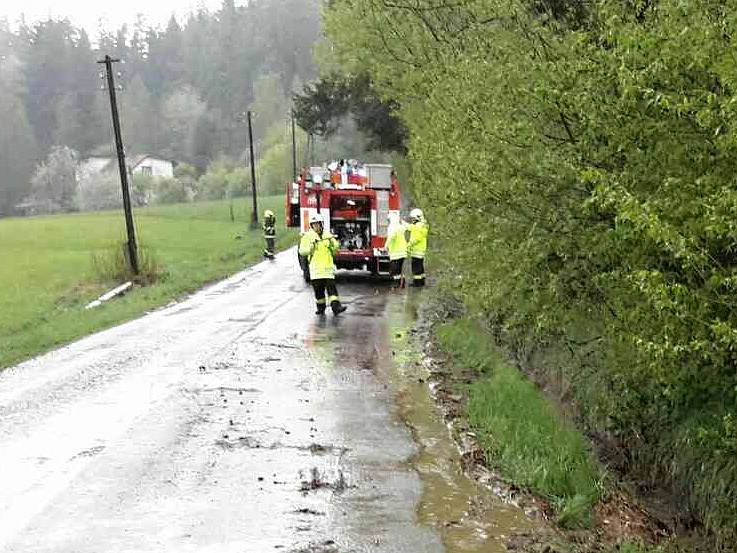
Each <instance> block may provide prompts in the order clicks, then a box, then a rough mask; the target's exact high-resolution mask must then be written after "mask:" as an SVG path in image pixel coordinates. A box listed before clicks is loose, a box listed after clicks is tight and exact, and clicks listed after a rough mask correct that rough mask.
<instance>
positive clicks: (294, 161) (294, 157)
mask: <svg viewBox="0 0 737 553" xmlns="http://www.w3.org/2000/svg"><path fill="white" fill-rule="evenodd" d="M292 178H293V179H294V181H293V182H297V138H296V136H295V131H294V110H292Z"/></svg>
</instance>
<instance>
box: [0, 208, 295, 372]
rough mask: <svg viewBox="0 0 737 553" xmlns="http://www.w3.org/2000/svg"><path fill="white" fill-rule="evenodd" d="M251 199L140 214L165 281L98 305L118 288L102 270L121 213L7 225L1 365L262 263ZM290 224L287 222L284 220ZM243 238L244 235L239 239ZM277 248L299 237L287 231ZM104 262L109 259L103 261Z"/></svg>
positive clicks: (147, 245)
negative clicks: (251, 225) (89, 306)
mask: <svg viewBox="0 0 737 553" xmlns="http://www.w3.org/2000/svg"><path fill="white" fill-rule="evenodd" d="M249 201H250V200H248V199H247V198H241V199H238V200H237V201H234V202H233V209H234V216H235V222H232V221H231V218H230V204H229V202H227V201H221V202H207V203H197V204H181V205H170V206H155V207H148V208H143V209H138V210H136V212H135V218H136V227H137V233H138V242H139V244H140V245H141V247H142V252H143V254H144V256H148V257H149V258H151V259H152V260H154V262H155V263H156V264H158V265H159V269H160V273H161V274H160V276H159V279H158V280H157V281H156V283H154V284H153V285H151V286H145V287H136V288H135V289H134V290H133V291H132V292H130V293H129V294H128V295H126V296H125V297H123V298H120V299H117V300H114V301H111V302H109V303H108V304H105V305H103V306H101V307H99V308H97V309H93V310H89V311H85V309H84V305H85V304H86V303H88V302H89V301H91V300H93V299H95V298H96V297H97V296H98V295H100V294H101V293H102V292H104V291H106V290H108V289H110V288H111V287H113V286H115V285H117V284H120V282H117V281H116V280H115V279H114V278H112V277H111V275H110V273H106V272H105V271H104V270H101V268H100V267H101V266H105V265H108V264H110V263H108V262H109V261H111V260H112V259H113V258H114V257H115V253H116V252H117V251H119V248H120V245H121V243H122V242H123V241H124V237H125V225H124V222H123V215H122V212H119V211H111V212H101V213H80V214H70V215H58V216H49V217H29V218H13V219H0V250H1V251H2V263H0V368H2V367H7V366H9V365H12V364H15V363H17V362H18V361H21V360H23V359H25V358H28V357H31V356H33V355H35V354H37V353H40V352H43V351H46V350H48V349H51V348H53V347H55V346H59V345H62V344H65V343H68V342H70V341H72V340H74V339H76V338H79V337H81V336H84V335H86V334H89V333H90V332H93V331H95V330H99V329H101V328H105V327H108V326H111V325H113V324H115V323H119V322H121V321H125V320H127V319H131V318H133V317H135V316H137V315H140V314H141V313H143V312H144V311H146V310H148V309H151V308H153V307H157V306H160V305H163V304H166V303H167V302H168V301H170V300H171V299H173V298H176V297H178V296H181V295H183V294H185V293H187V292H191V291H194V290H196V289H197V288H199V287H201V286H202V285H203V284H205V283H207V282H211V281H214V280H217V279H220V278H222V277H225V276H227V275H230V274H233V273H235V272H237V271H238V270H240V269H242V268H243V267H245V266H246V265H248V264H252V263H254V262H256V261H258V260H259V259H260V258H261V253H262V248H263V239H262V233H261V231H260V230H256V231H249V230H248V224H247V222H248V220H249V218H248V215H247V205H246V204H247V202H249ZM267 208H270V209H273V210H274V211H275V213H277V216H278V217H279V215H280V214H282V213H283V197H282V196H274V197H268V198H263V199H261V201H260V205H259V211H261V212H263V210H264V209H267ZM279 219H280V221H279V222H280V225H283V217H279ZM238 236H240V238H237V237H238ZM278 237H279V238H278V241H277V246H278V248H279V249H283V248H285V247H288V246H290V245H291V244H293V243H294V242H295V240H296V232H295V231H294V230H292V229H289V230H288V231H287V229H285V228H284V227H283V226H280V227H279V229H278ZM100 261H102V263H100Z"/></svg>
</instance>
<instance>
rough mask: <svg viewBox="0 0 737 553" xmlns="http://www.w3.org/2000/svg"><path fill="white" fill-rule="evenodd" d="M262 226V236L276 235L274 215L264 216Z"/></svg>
mask: <svg viewBox="0 0 737 553" xmlns="http://www.w3.org/2000/svg"><path fill="white" fill-rule="evenodd" d="M262 228H263V229H264V238H274V237H276V217H267V218H265V219H264V224H263V225H262Z"/></svg>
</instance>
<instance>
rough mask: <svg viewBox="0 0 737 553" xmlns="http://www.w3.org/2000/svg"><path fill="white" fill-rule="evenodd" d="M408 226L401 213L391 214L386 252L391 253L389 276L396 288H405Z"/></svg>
mask: <svg viewBox="0 0 737 553" xmlns="http://www.w3.org/2000/svg"><path fill="white" fill-rule="evenodd" d="M406 232H407V225H406V224H405V223H404V222H402V220H401V219H400V218H399V213H395V212H392V213H390V214H389V228H388V229H387V231H386V250H387V252H388V253H389V275H390V276H391V279H392V284H393V285H394V288H404V276H403V275H402V269H403V268H404V260H405V259H406V258H407V238H406V236H405V235H406Z"/></svg>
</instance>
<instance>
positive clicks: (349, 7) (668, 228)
mask: <svg viewBox="0 0 737 553" xmlns="http://www.w3.org/2000/svg"><path fill="white" fill-rule="evenodd" d="M325 17H326V29H327V32H328V35H329V38H330V39H331V41H332V43H333V45H334V56H335V59H334V60H333V61H334V62H336V63H340V64H341V65H342V67H343V68H344V70H345V71H350V72H354V73H358V72H359V71H362V70H366V69H368V70H369V72H370V73H371V75H372V78H373V80H374V84H375V86H376V89H377V90H379V91H380V92H381V93H382V94H383V95H384V98H386V99H390V100H393V101H395V102H397V104H398V105H400V106H401V109H400V112H399V114H400V116H401V117H402V119H403V121H404V122H405V124H406V125H407V128H408V129H409V131H410V135H411V136H410V142H409V157H410V160H411V161H412V165H413V180H412V187H413V192H414V196H415V198H416V201H417V203H418V204H420V206H421V207H423V208H424V209H425V210H426V214H427V216H428V219H429V222H430V225H431V229H432V243H431V252H430V254H431V256H434V258H435V259H439V260H440V263H439V264H440V266H441V267H440V269H441V270H442V272H443V274H445V275H446V276H447V277H448V278H447V280H448V283H449V285H451V286H452V288H453V289H454V290H455V292H456V293H457V294H459V295H460V296H461V297H462V298H463V299H464V300H465V302H466V303H467V305H468V306H469V307H470V308H471V309H472V311H473V312H474V313H476V314H478V315H479V316H481V317H483V318H484V319H485V320H486V322H487V323H488V324H489V326H490V328H491V329H492V331H493V332H494V334H495V336H496V338H497V339H498V340H499V341H500V342H501V343H503V344H504V345H505V346H506V347H508V348H509V349H511V350H513V351H514V352H515V354H516V355H518V357H519V358H520V359H523V360H530V359H536V360H538V361H539V362H541V363H542V364H543V366H544V367H545V368H544V370H546V371H549V372H550V373H555V374H562V375H563V376H564V377H565V379H566V380H567V381H568V382H570V383H571V385H570V389H569V394H570V399H571V401H573V402H574V403H575V404H576V406H577V407H578V408H579V410H580V414H581V419H582V421H583V422H584V423H585V424H586V425H588V426H589V427H590V428H592V429H594V430H596V431H597V433H598V434H599V435H601V436H605V437H607V438H608V439H610V440H611V441H612V443H616V444H618V445H620V446H621V447H622V448H623V449H624V450H625V452H626V453H627V456H628V458H629V459H630V460H631V461H632V466H631V467H630V468H637V467H639V468H641V469H643V470H646V471H647V473H648V474H649V476H650V477H651V478H652V480H653V481H656V482H659V483H663V482H666V483H668V484H670V485H672V486H673V488H674V489H676V490H677V491H679V492H680V498H681V504H680V507H681V509H682V510H683V512H691V513H693V514H695V515H697V516H698V517H699V518H700V519H701V520H702V521H703V522H704V523H705V524H706V525H707V527H708V528H710V529H712V530H714V531H715V532H716V533H717V534H718V535H719V536H721V539H722V541H723V542H724V543H725V544H728V543H734V542H735V541H737V500H736V499H737V461H735V459H737V449H736V448H735V438H734V436H735V431H734V420H735V417H736V416H737V371H735V365H736V363H737V358H736V356H737V308H736V304H735V300H734V295H735V294H734V292H735V289H736V288H737V255H736V253H735V252H737V223H735V221H737V176H736V175H737V155H735V154H737V126H736V125H735V123H736V122H737V96H736V95H735V92H736V90H735V89H736V87H737V58H735V56H734V55H733V53H734V44H733V40H734V38H733V37H734V36H735V34H736V33H737V7H735V6H734V5H732V4H730V3H725V2H722V1H716V0H699V1H697V0H660V1H658V2H646V1H634V2H629V1H627V2H625V1H623V0H597V1H594V2H588V3H584V2H578V1H573V0H571V1H563V2H561V1H557V0H556V1H553V0H540V1H536V2H529V1H527V0H461V1H460V2H455V1H454V2H446V1H443V0H441V1H440V2H437V1H435V0H433V1H432V2H431V1H430V0H419V1H417V2H412V3H408V2H403V1H399V2H393V3H391V4H389V3H384V2H378V1H377V0H358V1H355V0H334V1H333V2H331V4H330V7H329V9H327V10H326V15H325ZM345 21H360V25H350V26H349V25H345V24H344V23H343V22H345ZM552 353H555V355H552Z"/></svg>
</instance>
